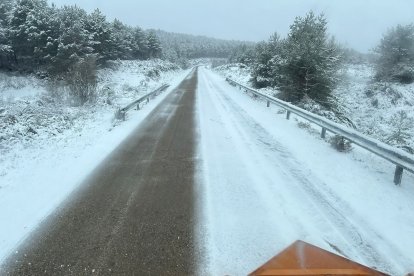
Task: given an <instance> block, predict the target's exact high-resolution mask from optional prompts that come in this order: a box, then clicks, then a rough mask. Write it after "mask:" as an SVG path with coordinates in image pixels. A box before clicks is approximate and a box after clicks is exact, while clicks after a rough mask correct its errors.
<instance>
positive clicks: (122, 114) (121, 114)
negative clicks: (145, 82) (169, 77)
mask: <svg viewBox="0 0 414 276" xmlns="http://www.w3.org/2000/svg"><path fill="white" fill-rule="evenodd" d="M168 87H170V85H169V84H164V85H162V86H160V87H159V88H157V89H155V90H154V91H152V92H150V93H148V94H146V95H144V96H142V97H141V98H139V99H138V100H136V101H133V102H132V103H130V104H129V105H127V106H125V107H123V108H120V109H118V110H117V112H116V115H115V117H116V118H117V119H120V120H123V121H125V115H126V112H127V111H128V110H130V109H132V108H133V107H135V106H136V107H137V109H139V104H140V103H142V102H144V101H146V102H147V103H148V102H149V99H150V98H151V97H152V96H156V95H157V94H158V93H160V92H162V91H164V90H165V89H167V88H168Z"/></svg>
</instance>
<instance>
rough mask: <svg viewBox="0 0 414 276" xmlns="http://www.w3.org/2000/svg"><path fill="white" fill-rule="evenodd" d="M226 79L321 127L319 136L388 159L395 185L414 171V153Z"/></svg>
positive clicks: (287, 117) (287, 113) (288, 115)
mask: <svg viewBox="0 0 414 276" xmlns="http://www.w3.org/2000/svg"><path fill="white" fill-rule="evenodd" d="M226 81H227V82H229V83H230V84H232V85H233V86H236V87H239V89H240V90H241V89H244V90H245V91H246V92H250V93H252V94H254V95H256V96H258V97H260V98H262V99H264V100H266V101H267V107H269V106H270V103H273V104H276V105H277V106H279V107H281V108H283V109H285V110H286V119H288V120H289V118H290V114H291V113H293V114H295V115H297V116H299V117H301V118H304V119H306V120H308V121H310V122H312V123H314V124H316V125H318V126H320V127H321V128H322V130H321V137H322V138H325V135H326V131H329V132H332V133H334V134H338V135H340V136H342V137H344V138H345V139H347V140H349V141H350V142H352V143H354V144H356V145H358V146H360V147H362V148H364V149H366V150H368V151H370V152H372V153H374V154H376V155H378V156H380V157H382V158H384V159H386V160H388V161H390V162H391V163H393V164H394V165H396V168H395V174H394V183H395V184H396V185H400V184H401V179H402V174H403V171H404V170H407V171H409V172H411V173H414V155H412V154H409V153H408V152H405V151H403V150H401V149H398V148H395V147H392V146H390V145H387V144H385V143H383V142H381V141H378V140H376V139H373V138H371V137H368V136H367V135H364V134H362V133H360V132H358V131H356V130H354V129H351V128H348V127H345V126H343V125H340V124H338V123H335V122H332V121H330V120H328V119H326V118H324V117H322V116H319V115H316V114H313V113H311V112H309V111H306V110H304V109H301V108H299V107H297V106H294V105H292V104H290V103H287V102H285V101H282V100H279V99H276V98H274V97H271V96H269V95H266V94H264V93H261V92H259V91H257V90H255V89H252V88H250V87H247V86H245V85H242V84H240V83H238V82H236V81H234V80H232V79H230V78H226Z"/></svg>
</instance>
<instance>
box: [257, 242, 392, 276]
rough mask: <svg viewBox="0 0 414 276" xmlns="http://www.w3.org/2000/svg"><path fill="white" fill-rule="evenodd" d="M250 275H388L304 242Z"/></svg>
mask: <svg viewBox="0 0 414 276" xmlns="http://www.w3.org/2000/svg"><path fill="white" fill-rule="evenodd" d="M250 275H252V276H256V275H275V276H276V275H279V276H282V275H286V276H287V275H295V276H302V275H303V276H305V275H324V276H326V275H361V276H362V275H387V274H384V273H382V272H379V271H376V270H373V269H371V268H369V267H366V266H363V265H361V264H358V263H355V262H353V261H351V260H348V259H346V258H343V257H341V256H338V255H335V254H333V253H330V252H328V251H326V250H323V249H321V248H319V247H316V246H313V245H311V244H308V243H306V242H303V241H296V242H295V243H293V244H292V245H291V246H289V247H288V248H286V249H285V250H283V251H282V252H281V253H280V254H278V255H276V256H275V257H273V258H272V259H270V260H269V261H268V262H267V263H265V264H264V265H263V266H261V267H260V268H258V269H257V270H255V271H254V272H252V273H251V274H250Z"/></svg>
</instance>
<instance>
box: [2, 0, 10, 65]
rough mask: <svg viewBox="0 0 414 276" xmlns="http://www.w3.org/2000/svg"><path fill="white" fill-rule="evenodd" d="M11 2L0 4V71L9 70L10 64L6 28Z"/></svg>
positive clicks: (6, 1) (4, 0)
mask: <svg viewBox="0 0 414 276" xmlns="http://www.w3.org/2000/svg"><path fill="white" fill-rule="evenodd" d="M11 10H12V1H11V0H3V1H2V2H0V69H2V68H9V67H10V65H11V62H12V56H13V49H12V47H11V44H10V41H9V39H8V27H9V18H10V11H11Z"/></svg>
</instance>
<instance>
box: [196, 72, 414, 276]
mask: <svg viewBox="0 0 414 276" xmlns="http://www.w3.org/2000/svg"><path fill="white" fill-rule="evenodd" d="M200 72H201V75H204V78H202V77H200V79H201V82H200V84H199V95H200V96H199V102H204V104H198V108H199V116H200V119H199V121H200V123H201V129H202V130H201V146H200V149H199V150H200V155H201V157H202V160H203V168H202V173H201V175H200V178H201V179H202V180H203V181H204V184H203V199H202V203H201V206H200V207H199V208H200V212H201V213H200V217H201V219H200V223H201V225H199V228H200V229H202V230H203V229H207V231H206V233H201V234H200V236H199V239H200V240H202V242H200V243H203V242H204V244H206V245H205V247H206V248H204V250H205V251H206V255H207V256H206V260H205V261H206V263H205V265H206V266H208V267H209V269H210V271H213V272H215V273H212V274H233V275H245V274H247V273H249V272H251V271H252V270H253V269H255V268H257V267H258V266H259V265H261V264H263V263H264V262H265V261H267V260H268V259H269V258H271V257H272V256H273V255H275V254H276V253H277V252H278V251H280V250H282V249H283V248H284V247H286V246H287V245H289V244H290V243H292V242H293V241H294V240H296V239H302V240H305V241H307V242H310V243H313V244H315V245H317V246H320V247H322V248H324V249H326V250H329V251H332V252H335V253H337V254H341V255H344V256H346V257H348V258H351V259H353V260H355V261H357V262H361V263H363V264H366V265H368V266H376V267H377V268H378V269H380V270H383V271H385V272H388V273H390V274H391V275H404V273H407V272H408V271H410V270H411V269H412V267H413V266H414V260H413V259H412V258H411V256H413V255H414V251H413V248H414V243H413V240H412V238H411V237H412V236H413V234H414V224H413V222H414V216H413V213H412V210H413V208H414V204H413V201H412V198H413V197H414V189H413V188H414V186H413V183H414V175H412V174H409V173H407V174H404V177H403V182H402V186H399V187H398V186H395V185H393V181H392V180H393V170H394V166H393V165H392V164H391V163H389V162H387V161H385V160H383V159H381V158H379V157H377V156H375V155H373V154H371V153H369V152H367V151H365V150H363V149H360V148H358V147H354V149H353V150H352V151H351V152H350V153H348V154H344V153H340V152H337V151H336V150H335V149H333V148H332V147H330V146H329V144H327V143H326V142H325V141H324V140H323V139H321V138H320V137H319V134H315V135H309V133H307V132H305V131H304V130H303V129H301V128H299V127H298V126H297V124H296V123H295V118H294V116H293V117H292V118H291V120H289V121H287V120H286V119H285V118H284V115H283V114H281V113H280V112H279V108H277V107H276V106H271V107H269V108H267V107H266V105H265V103H264V102H262V101H258V100H255V99H252V98H250V97H248V96H247V95H246V94H245V93H241V92H240V91H239V90H237V89H235V88H234V87H231V86H230V85H228V83H226V82H225V81H224V79H223V78H222V77H220V76H218V75H216V74H214V73H212V72H209V71H208V70H205V69H203V70H200ZM206 102H207V103H209V105H206V104H205V103H206ZM205 106H208V110H207V108H206V107H205ZM212 106H214V108H213V107H212ZM203 111H204V112H203ZM246 207H247V208H246ZM200 232H202V231H200Z"/></svg>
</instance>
